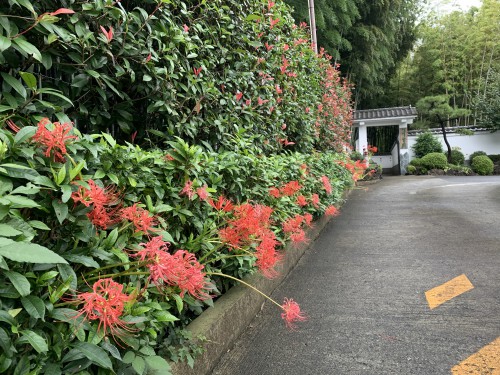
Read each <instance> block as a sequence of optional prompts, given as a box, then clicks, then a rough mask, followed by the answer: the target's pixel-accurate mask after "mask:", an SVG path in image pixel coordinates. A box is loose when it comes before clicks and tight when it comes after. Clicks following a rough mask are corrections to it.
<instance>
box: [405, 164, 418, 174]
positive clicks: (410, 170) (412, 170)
mask: <svg viewBox="0 0 500 375" xmlns="http://www.w3.org/2000/svg"><path fill="white" fill-rule="evenodd" d="M406 171H407V172H408V174H417V168H416V167H415V166H414V165H411V164H410V165H409V166H408V167H406Z"/></svg>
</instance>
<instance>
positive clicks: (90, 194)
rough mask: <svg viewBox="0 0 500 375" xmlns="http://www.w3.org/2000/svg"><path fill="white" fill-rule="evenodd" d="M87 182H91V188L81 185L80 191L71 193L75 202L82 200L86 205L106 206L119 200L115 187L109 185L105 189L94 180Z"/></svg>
mask: <svg viewBox="0 0 500 375" xmlns="http://www.w3.org/2000/svg"><path fill="white" fill-rule="evenodd" d="M87 183H88V184H89V189H87V188H85V187H83V186H79V187H78V191H74V192H73V193H72V194H71V198H72V199H73V201H74V202H75V203H76V202H80V203H81V204H83V205H84V206H86V207H89V206H90V205H91V204H93V205H95V206H105V205H108V204H111V203H114V202H116V201H117V199H118V198H117V196H116V193H115V188H114V187H111V186H108V187H106V188H104V189H103V188H102V187H100V186H98V185H97V184H96V183H95V182H94V180H87Z"/></svg>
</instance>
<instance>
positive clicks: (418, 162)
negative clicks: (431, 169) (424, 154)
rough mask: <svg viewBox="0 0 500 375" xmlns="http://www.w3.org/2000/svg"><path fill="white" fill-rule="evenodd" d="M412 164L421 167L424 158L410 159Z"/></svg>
mask: <svg viewBox="0 0 500 375" xmlns="http://www.w3.org/2000/svg"><path fill="white" fill-rule="evenodd" d="M410 165H413V166H414V167H421V166H422V159H420V158H415V159H412V160H411V161H410Z"/></svg>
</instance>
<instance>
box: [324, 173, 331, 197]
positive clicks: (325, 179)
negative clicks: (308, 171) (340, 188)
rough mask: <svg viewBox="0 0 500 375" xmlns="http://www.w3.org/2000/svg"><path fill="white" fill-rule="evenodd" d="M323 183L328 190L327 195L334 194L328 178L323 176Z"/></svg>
mask: <svg viewBox="0 0 500 375" xmlns="http://www.w3.org/2000/svg"><path fill="white" fill-rule="evenodd" d="M321 182H322V183H323V187H324V188H325V190H326V193H327V194H331V193H332V185H331V184H330V180H329V179H328V177H326V176H321Z"/></svg>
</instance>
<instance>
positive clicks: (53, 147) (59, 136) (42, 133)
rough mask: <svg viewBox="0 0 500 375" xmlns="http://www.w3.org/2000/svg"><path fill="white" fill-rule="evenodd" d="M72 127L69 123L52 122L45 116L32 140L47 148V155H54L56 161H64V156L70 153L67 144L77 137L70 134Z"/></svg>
mask: <svg viewBox="0 0 500 375" xmlns="http://www.w3.org/2000/svg"><path fill="white" fill-rule="evenodd" d="M47 126H49V128H47ZM72 129H73V126H71V124H69V123H62V124H61V123H59V122H54V123H52V122H50V120H49V119H48V118H44V119H42V120H41V121H40V122H39V123H38V127H37V130H36V133H35V135H34V136H33V138H32V140H33V142H35V143H38V144H39V145H41V146H42V147H44V148H45V153H44V154H45V156H46V157H51V156H52V157H53V158H54V160H55V161H56V162H61V163H64V162H65V158H64V156H65V155H66V154H67V153H68V152H67V150H66V145H67V144H68V143H69V142H70V141H72V140H73V139H76V138H77V137H76V136H75V135H70V132H71V130H72Z"/></svg>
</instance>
